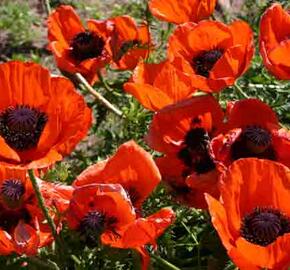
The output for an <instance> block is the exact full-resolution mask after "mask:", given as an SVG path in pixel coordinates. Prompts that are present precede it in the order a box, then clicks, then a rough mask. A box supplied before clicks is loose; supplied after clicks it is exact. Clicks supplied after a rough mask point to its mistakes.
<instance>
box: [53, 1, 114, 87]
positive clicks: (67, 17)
mask: <svg viewBox="0 0 290 270" xmlns="http://www.w3.org/2000/svg"><path fill="white" fill-rule="evenodd" d="M47 26H48V40H49V48H50V50H51V51H52V53H53V54H54V57H55V60H56V63H57V65H58V67H59V69H61V70H62V71H65V72H68V73H72V74H74V73H77V72H79V73H81V74H82V75H83V76H84V77H85V78H86V79H87V80H88V82H89V83H90V84H93V83H94V82H95V81H96V80H97V70H99V69H101V68H103V67H104V66H105V65H106V64H107V63H109V62H110V60H111V57H110V54H109V47H108V42H109V39H108V38H109V35H110V31H111V30H112V29H111V26H110V23H109V22H108V21H97V20H88V21H87V28H85V27H84V26H83V25H82V23H81V20H80V18H79V17H78V15H77V14H76V13H75V11H74V9H73V8H72V7H71V6H66V5H61V6H59V7H58V8H57V9H56V10H54V11H53V12H52V13H51V14H50V15H49V17H48V21H47Z"/></svg>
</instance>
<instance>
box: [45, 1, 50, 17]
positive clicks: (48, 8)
mask: <svg viewBox="0 0 290 270" xmlns="http://www.w3.org/2000/svg"><path fill="white" fill-rule="evenodd" d="M44 3H45V8H46V12H47V15H49V14H50V13H51V6H50V3H49V0H44Z"/></svg>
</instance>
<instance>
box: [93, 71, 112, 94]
mask: <svg viewBox="0 0 290 270" xmlns="http://www.w3.org/2000/svg"><path fill="white" fill-rule="evenodd" d="M97 73H98V77H99V79H100V82H101V83H102V85H103V86H104V88H105V89H106V90H107V91H109V92H113V89H112V88H111V87H110V86H109V85H108V84H107V82H106V80H105V79H104V77H103V75H102V74H101V72H100V71H97Z"/></svg>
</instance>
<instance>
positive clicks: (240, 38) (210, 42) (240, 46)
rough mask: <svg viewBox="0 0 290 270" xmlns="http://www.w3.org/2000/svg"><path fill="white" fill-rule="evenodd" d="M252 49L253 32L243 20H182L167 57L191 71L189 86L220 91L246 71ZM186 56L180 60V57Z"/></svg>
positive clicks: (176, 64) (183, 68) (172, 37)
mask: <svg viewBox="0 0 290 270" xmlns="http://www.w3.org/2000/svg"><path fill="white" fill-rule="evenodd" d="M253 53H254V46H253V32H252V30H251V28H250V26H249V25H248V24H247V23H246V22H243V21H235V22H233V23H232V24H230V25H225V24H223V23H221V22H217V21H203V22H200V23H198V24H195V23H185V24H182V25H180V26H179V27H177V29H176V30H175V31H174V33H173V34H172V36H171V37H170V39H169V46H168V57H169V59H170V60H171V61H173V62H174V65H175V66H176V67H178V68H180V69H181V70H183V71H184V72H186V73H188V74H190V75H191V78H192V86H193V87H194V88H197V89H200V90H203V91H206V92H219V91H221V90H222V89H223V88H225V87H227V86H229V85H233V84H234V82H235V80H236V79H237V78H238V77H239V76H241V75H242V74H244V73H245V71H246V70H247V69H248V67H249V65H250V61H251V59H252V56H253ZM176 57H182V58H184V59H185V63H180V60H179V58H177V59H176Z"/></svg>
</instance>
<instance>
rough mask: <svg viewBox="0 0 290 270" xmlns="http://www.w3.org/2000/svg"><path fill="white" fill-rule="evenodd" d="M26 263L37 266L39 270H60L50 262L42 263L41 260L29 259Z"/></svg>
mask: <svg viewBox="0 0 290 270" xmlns="http://www.w3.org/2000/svg"><path fill="white" fill-rule="evenodd" d="M27 261H28V262H30V263H31V264H34V265H35V266H38V268H41V269H47V270H60V268H59V267H58V266H57V264H56V263H54V262H52V261H48V262H44V261H43V260H41V259H40V258H37V257H29V258H27ZM38 268H37V269H38Z"/></svg>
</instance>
